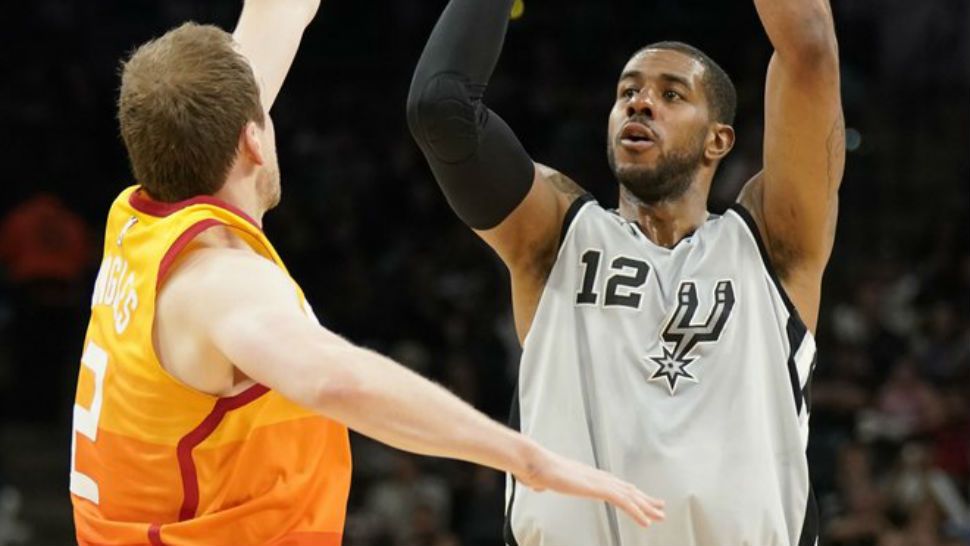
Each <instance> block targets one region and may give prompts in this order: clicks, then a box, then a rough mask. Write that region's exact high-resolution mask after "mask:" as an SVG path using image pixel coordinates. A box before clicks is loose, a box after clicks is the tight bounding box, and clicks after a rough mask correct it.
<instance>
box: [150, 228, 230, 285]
mask: <svg viewBox="0 0 970 546" xmlns="http://www.w3.org/2000/svg"><path fill="white" fill-rule="evenodd" d="M221 225H224V224H223V223H222V222H220V221H219V220H216V219H215V218H206V219H205V220H199V221H198V222H196V223H194V224H192V225H191V226H189V229H187V230H185V231H183V232H182V234H181V235H179V236H178V238H177V239H175V242H174V243H172V246H170V247H169V248H168V250H166V251H165V255H164V256H162V262H161V263H160V264H159V266H158V276H157V277H156V278H155V289H156V290H157V289H158V287H159V286H161V285H162V281H164V280H165V277H166V276H168V271H169V269H171V268H172V264H174V263H175V258H178V255H179V253H180V252H182V250H183V249H184V248H185V247H186V246H188V244H189V243H191V242H192V239H195V238H196V236H198V235H199V234H200V233H202V232H203V231H205V230H207V229H209V228H211V227H213V226H221Z"/></svg>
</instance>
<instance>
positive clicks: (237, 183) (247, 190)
mask: <svg viewBox="0 0 970 546" xmlns="http://www.w3.org/2000/svg"><path fill="white" fill-rule="evenodd" d="M234 170H235V169H233V171H234ZM213 197H216V198H218V199H221V200H222V201H225V202H226V203H229V204H230V205H233V206H234V207H236V208H238V209H240V210H241V211H243V212H245V213H246V214H248V215H249V217H250V218H252V219H253V220H255V221H256V224H257V225H258V226H259V227H260V228H262V227H263V214H265V212H266V209H265V207H264V206H263V204H262V200H261V199H260V196H259V193H258V192H257V191H256V182H255V179H254V177H245V176H238V175H236V173H234V172H232V171H230V173H229V177H228V178H227V179H226V183H225V184H223V185H222V188H220V189H219V191H217V192H216V193H215V194H213Z"/></svg>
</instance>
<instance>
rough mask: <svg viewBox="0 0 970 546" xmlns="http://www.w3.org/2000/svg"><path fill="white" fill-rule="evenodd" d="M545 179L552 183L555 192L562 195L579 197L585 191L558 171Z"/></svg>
mask: <svg viewBox="0 0 970 546" xmlns="http://www.w3.org/2000/svg"><path fill="white" fill-rule="evenodd" d="M547 180H549V183H550V184H552V187H553V188H555V190H556V191H557V192H559V193H561V194H563V195H566V196H569V197H579V196H581V195H583V194H584V193H586V192H585V191H583V188H581V187H579V184H577V183H575V182H573V180H572V179H571V178H569V177H568V176H566V175H564V174H562V173H560V172H556V173H554V174H552V175H549V176H548V177H547Z"/></svg>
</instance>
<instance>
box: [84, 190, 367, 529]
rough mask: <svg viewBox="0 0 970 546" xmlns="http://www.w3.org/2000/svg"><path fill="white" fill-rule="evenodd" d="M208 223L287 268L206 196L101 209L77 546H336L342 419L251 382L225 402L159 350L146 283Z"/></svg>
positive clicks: (124, 202) (142, 197) (131, 201)
mask: <svg viewBox="0 0 970 546" xmlns="http://www.w3.org/2000/svg"><path fill="white" fill-rule="evenodd" d="M212 226H227V227H229V228H232V229H233V230H234V232H235V233H237V234H238V235H239V236H240V238H241V239H243V240H244V241H246V243H247V244H249V246H251V247H252V249H253V251H255V252H257V253H259V254H260V255H262V256H264V257H265V258H267V259H269V260H272V261H273V262H275V263H276V264H277V265H279V267H280V268H281V269H283V271H286V269H285V267H284V265H283V263H282V261H281V260H280V258H279V256H278V255H277V254H276V251H275V250H274V249H273V247H272V245H271V244H270V242H269V241H268V240H267V239H266V236H265V235H264V234H263V232H262V230H260V228H259V227H258V226H257V225H256V224H255V223H254V222H253V221H252V220H251V219H250V218H249V217H247V216H246V214H245V213H243V212H241V211H239V210H237V209H235V208H233V207H232V206H229V205H228V204H226V203H223V202H221V201H219V200H217V199H215V198H212V197H198V198H194V199H191V200H188V201H184V202H180V203H160V202H157V201H153V200H151V199H150V198H148V196H147V195H146V194H145V193H144V192H143V191H141V190H140V189H139V188H138V187H131V188H128V189H127V190H125V191H124V192H122V193H121V195H119V196H118V198H117V199H116V200H115V201H114V203H113V204H112V206H111V210H110V212H109V213H108V223H107V228H106V231H105V241H104V258H103V261H102V264H101V269H100V272H99V273H98V278H97V282H96V283H95V288H94V294H93V295H92V298H91V300H92V301H91V321H90V323H89V325H88V330H87V336H86V338H85V341H84V350H83V355H82V357H81V366H80V372H79V376H78V387H77V396H76V400H75V405H74V428H73V431H72V443H71V482H70V483H71V485H70V489H71V501H72V503H73V505H74V522H75V525H76V528H77V539H78V542H79V543H80V544H81V545H122V544H124V545H136V544H150V545H161V544H165V545H171V546H175V545H187V544H193V545H233V546H237V545H248V544H275V545H284V544H285V545H287V546H302V545H315V546H337V545H339V544H340V543H341V537H342V533H343V526H344V518H345V512H346V504H347V495H348V493H349V490H350V445H349V441H348V435H347V429H346V427H344V426H343V425H341V424H339V423H337V422H334V421H332V420H329V419H326V418H324V417H322V416H320V415H318V414H315V413H313V412H311V411H309V410H307V409H304V408H302V407H300V406H298V405H296V404H294V403H292V402H290V401H289V400H287V399H285V398H283V397H282V396H281V395H279V394H278V393H276V392H274V391H272V390H270V389H268V388H266V387H265V386H263V385H259V384H256V385H253V386H252V387H250V388H248V389H247V390H245V391H243V392H242V393H240V394H238V395H235V396H232V397H227V398H220V397H217V396H212V395H209V394H205V393H202V392H199V391H197V390H194V389H192V388H190V387H188V386H187V385H185V384H184V383H182V382H180V381H179V380H178V379H176V378H174V377H173V376H171V375H169V374H168V373H167V372H166V371H165V369H164V368H163V367H162V366H161V364H160V363H159V360H158V357H157V356H156V353H155V349H154V345H153V343H152V323H153V321H154V318H155V300H156V293H157V288H158V286H159V284H160V282H161V280H162V279H163V278H164V276H165V274H166V272H167V270H168V269H169V268H170V266H171V264H172V263H173V261H174V259H175V258H176V256H177V255H178V253H179V252H180V251H181V250H182V249H184V248H185V246H186V245H187V244H188V243H189V242H190V241H191V240H192V238H193V237H195V236H196V235H198V234H199V233H201V232H202V231H204V230H205V229H207V228H210V227H212ZM293 286H294V290H296V291H297V293H298V294H299V296H300V299H301V300H303V294H302V292H301V291H300V289H299V287H298V286H297V285H296V283H295V282H294V284H293ZM304 304H305V301H304ZM305 307H306V309H307V314H308V320H315V318H313V314H312V311H310V310H309V306H306V305H305Z"/></svg>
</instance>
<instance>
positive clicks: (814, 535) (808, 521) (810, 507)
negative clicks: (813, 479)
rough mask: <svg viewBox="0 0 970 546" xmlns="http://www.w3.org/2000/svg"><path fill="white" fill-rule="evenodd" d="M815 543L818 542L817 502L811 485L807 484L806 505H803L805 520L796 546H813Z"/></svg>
mask: <svg viewBox="0 0 970 546" xmlns="http://www.w3.org/2000/svg"><path fill="white" fill-rule="evenodd" d="M816 541H818V502H816V501H815V491H813V490H812V484H808V504H806V505H805V519H804V520H803V523H802V534H801V536H800V537H799V538H798V546H815V543H816Z"/></svg>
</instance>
